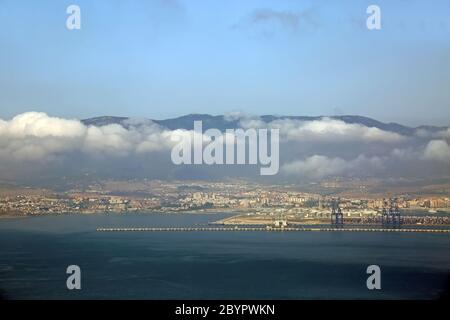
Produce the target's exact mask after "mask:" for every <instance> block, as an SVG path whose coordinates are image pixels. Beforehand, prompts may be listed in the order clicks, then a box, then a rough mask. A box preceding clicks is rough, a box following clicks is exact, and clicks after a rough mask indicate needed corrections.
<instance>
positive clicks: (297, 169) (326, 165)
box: [281, 155, 384, 179]
mask: <svg viewBox="0 0 450 320" xmlns="http://www.w3.org/2000/svg"><path fill="white" fill-rule="evenodd" d="M383 163H384V159H383V158H381V157H366V156H365V155H360V156H358V157H357V158H355V159H352V160H344V159H342V158H337V157H336V158H329V157H326V156H322V155H313V156H311V157H308V158H306V159H304V160H297V161H294V162H290V163H287V164H285V165H283V166H282V168H281V171H282V172H283V173H284V174H285V175H288V176H299V177H306V178H313V179H321V178H324V177H328V176H335V175H336V176H337V175H342V174H346V173H354V172H356V171H358V170H361V169H365V168H375V169H382V168H383Z"/></svg>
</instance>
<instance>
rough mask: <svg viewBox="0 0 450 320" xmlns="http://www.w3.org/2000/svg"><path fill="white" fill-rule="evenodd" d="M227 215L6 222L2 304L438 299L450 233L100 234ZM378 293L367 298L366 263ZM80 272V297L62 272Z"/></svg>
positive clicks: (449, 261)
mask: <svg viewBox="0 0 450 320" xmlns="http://www.w3.org/2000/svg"><path fill="white" fill-rule="evenodd" d="M227 216H229V214H225V213H224V214H154V213H149V214H126V215H120V214H97V215H58V216H39V217H26V218H7V219H0V297H1V298H4V299H80V298H81V299H437V298H439V297H441V296H442V295H443V294H445V293H446V292H447V290H448V288H449V277H450V235H449V234H427V233H405V234H403V233H353V232H97V231H96V228H97V227H151V226H194V225H199V224H200V225H205V224H207V223H208V222H212V221H216V220H218V219H221V218H224V217H227ZM373 264H375V265H378V266H380V268H381V290H368V289H367V286H366V280H367V277H368V276H369V275H368V274H367V273H366V268H367V267H368V266H369V265H373ZM69 265H78V266H79V267H80V268H81V290H68V289H67V288H66V279H67V277H68V276H69V275H68V274H66V268H67V266H69Z"/></svg>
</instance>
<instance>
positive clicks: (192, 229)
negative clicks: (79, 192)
mask: <svg viewBox="0 0 450 320" xmlns="http://www.w3.org/2000/svg"><path fill="white" fill-rule="evenodd" d="M96 230H97V231H99V232H242V231H256V232H301V231H303V232H400V233H411V232H421V233H450V229H425V228H424V229H417V228H415V229H414V228H398V229H396V228H331V227H330V228H324V227H320V228H311V227H305V228H303V227H284V228H274V227H237V226H235V227H119V228H97V229H96Z"/></svg>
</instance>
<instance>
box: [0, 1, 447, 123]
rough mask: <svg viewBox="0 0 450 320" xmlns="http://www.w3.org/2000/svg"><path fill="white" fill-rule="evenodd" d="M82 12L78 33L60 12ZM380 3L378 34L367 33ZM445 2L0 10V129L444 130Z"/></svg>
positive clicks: (30, 5)
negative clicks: (353, 118)
mask: <svg viewBox="0 0 450 320" xmlns="http://www.w3.org/2000/svg"><path fill="white" fill-rule="evenodd" d="M70 4H77V5H79V6H80V8H81V25H82V28H81V30H75V31H69V30H67V29H66V26H65V23H66V18H67V14H66V8H67V6H69V5H70ZM370 4H377V5H379V6H380V8H381V13H382V30H379V31H369V30H367V29H366V28H365V20H366V18H367V14H366V8H367V6H368V5H370ZM449 17H450V2H448V1H445V0H443V1H433V2H432V4H431V3H430V2H429V1H425V0H421V1H404V0H403V1H401V0H396V1H394V0H391V1H378V0H371V1H363V0H361V1H357V0H352V1H350V0H347V1H317V0H316V1H306V0H303V1H288V0H278V1H263V0H260V1H233V0H232V1H206V0H205V1H200V0H191V1H183V0H166V1H163V0H154V1H123V0H95V1H92V0H90V1H87V0H86V1H84V0H72V1H56V0H54V1H36V0H33V1H32V0H29V1H28V0H12V1H11V0H0V118H3V119H5V118H10V117H12V116H14V115H16V114H18V113H22V112H25V111H44V112H47V113H48V114H50V115H54V116H62V117H75V118H87V117H93V116H100V115H116V116H132V117H148V118H155V119H160V118H167V117H174V116H179V115H183V114H187V113H210V114H223V113H225V112H230V111H243V112H247V113H251V114H285V115H335V114H358V115H365V116H370V117H374V118H377V119H379V120H383V121H396V122H400V123H404V124H411V125H417V124H438V125H449V123H450V111H449V110H450V90H449V89H450V85H449V84H450V18H449Z"/></svg>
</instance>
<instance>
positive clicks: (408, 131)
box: [81, 113, 448, 135]
mask: <svg viewBox="0 0 450 320" xmlns="http://www.w3.org/2000/svg"><path fill="white" fill-rule="evenodd" d="M259 118H260V119H261V120H263V121H264V122H271V121H274V120H282V119H290V120H300V121H313V120H320V119H323V118H330V119H335V120H341V121H343V122H345V123H348V124H360V125H364V126H366V127H375V128H378V129H380V130H384V131H390V132H395V133H398V134H402V135H413V134H414V133H415V132H416V131H417V130H420V129H425V130H427V131H430V132H438V131H440V130H445V129H447V128H448V127H443V126H430V125H420V126H417V127H410V126H406V125H402V124H399V123H396V122H389V123H386V122H382V121H378V120H375V119H373V118H369V117H365V116H359V115H340V116H282V115H281V116H276V115H262V116H259ZM132 119H134V118H130V117H115V116H99V117H93V118H87V119H83V120H81V122H82V123H83V124H85V125H88V126H89V125H96V126H104V125H109V124H120V125H122V126H124V127H129V126H130V123H128V122H129V121H130V120H132ZM145 120H146V121H152V122H154V123H156V124H158V125H160V126H162V127H165V128H167V129H170V130H175V129H186V130H190V129H192V128H193V122H194V121H202V122H203V129H204V130H207V129H210V128H217V129H219V130H225V129H229V128H238V127H240V124H239V121H240V119H226V116H224V115H210V114H198V113H191V114H187V115H183V116H179V117H175V118H168V119H162V120H155V119H149V118H148V119H147V118H146V119H145Z"/></svg>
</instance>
